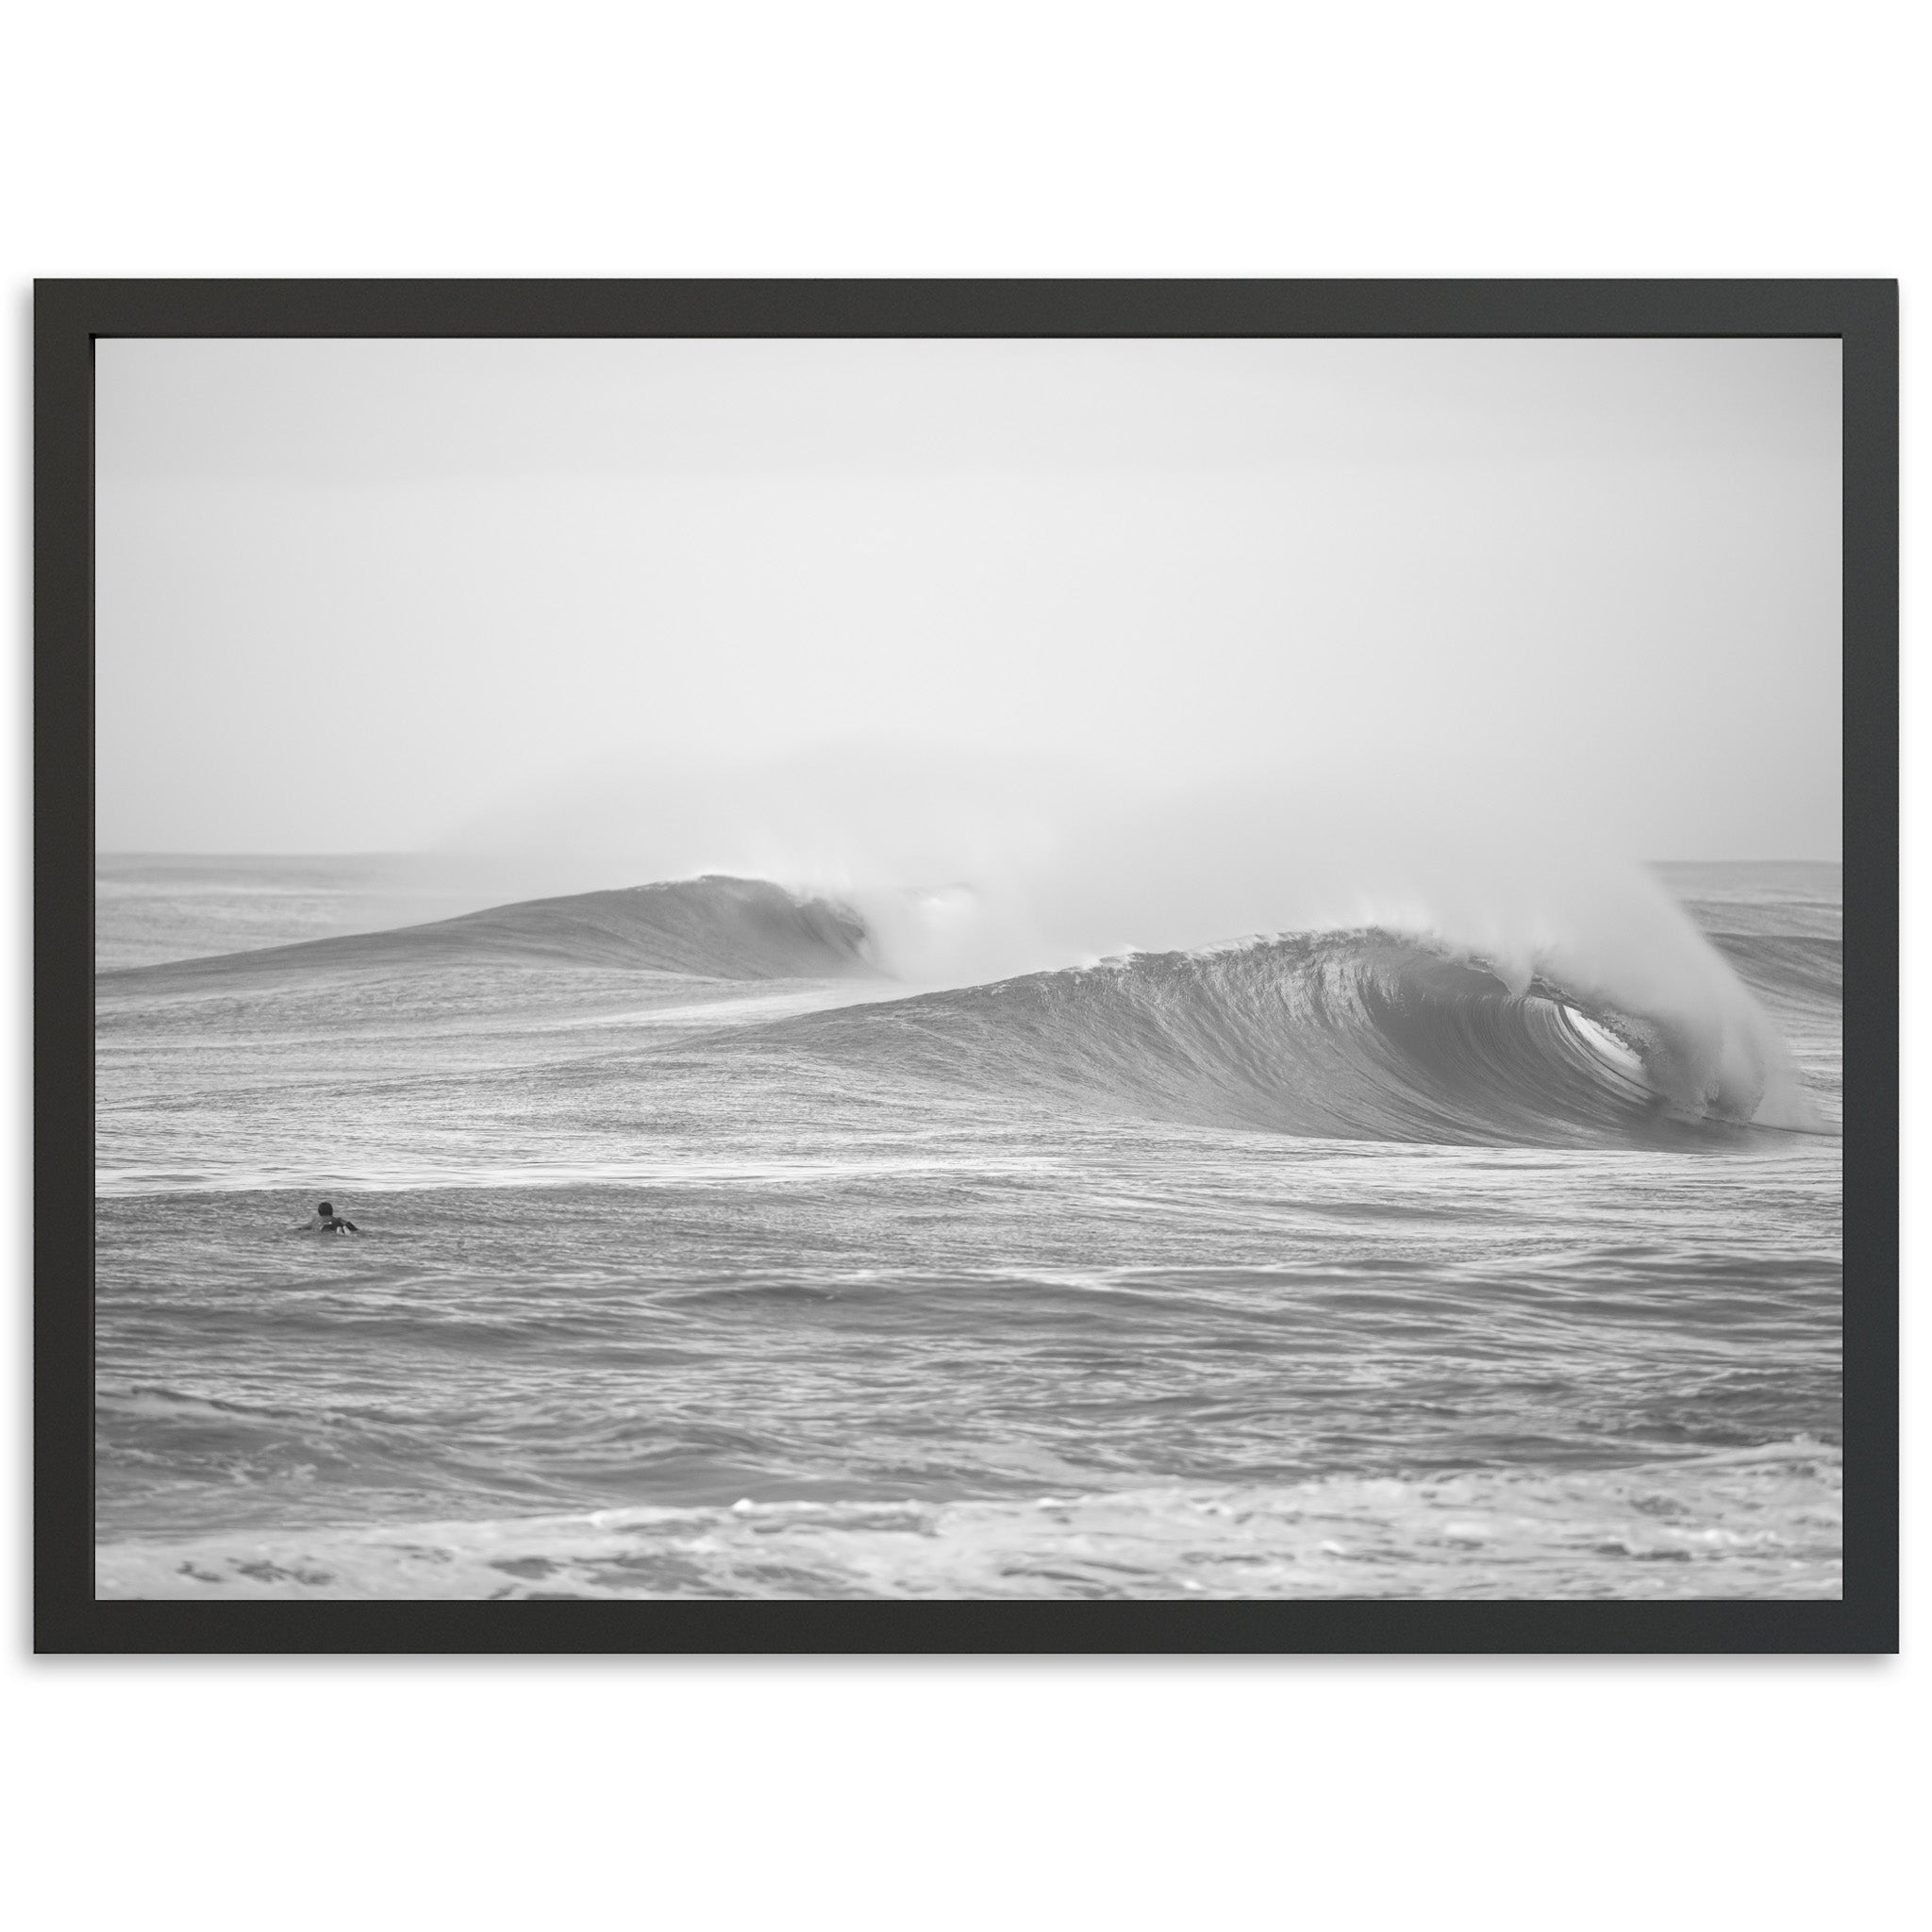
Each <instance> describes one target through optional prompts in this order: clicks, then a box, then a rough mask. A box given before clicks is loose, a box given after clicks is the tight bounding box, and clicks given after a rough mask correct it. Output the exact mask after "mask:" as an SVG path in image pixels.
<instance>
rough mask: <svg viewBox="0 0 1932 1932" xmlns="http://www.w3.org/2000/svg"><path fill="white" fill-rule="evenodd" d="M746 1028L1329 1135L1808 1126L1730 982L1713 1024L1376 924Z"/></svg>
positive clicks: (968, 1079)
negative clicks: (1524, 974)
mask: <svg viewBox="0 0 1932 1932" xmlns="http://www.w3.org/2000/svg"><path fill="white" fill-rule="evenodd" d="M1766 963H1767V970H1769V967H1770V965H1771V964H1773V963H1774V961H1773V960H1772V959H1770V958H1769V957H1768V958H1767V962H1766ZM1809 965H1810V962H1809V960H1808V957H1807V958H1805V959H1803V960H1801V961H1800V962H1798V966H1797V968H1796V969H1795V970H1796V971H1798V972H1800V973H1806V972H1808V969H1809ZM758 1030H759V1031H760V1032H761V1033H762V1034H763V1035H764V1036H765V1038H766V1039H767V1040H772V1039H782V1040H783V1041H787V1042H789V1043H791V1044H793V1045H797V1046H802V1047H805V1048H807V1049H808V1050H809V1051H812V1052H814V1053H818V1054H822V1055H824V1056H825V1057H827V1058H836V1059H838V1060H840V1061H841V1062H842V1063H845V1064H846V1066H847V1067H848V1069H851V1068H852V1067H854V1066H855V1065H857V1066H858V1067H862V1068H863V1069H865V1070H866V1071H868V1072H870V1073H873V1074H877V1075H879V1076H881V1077H889V1078H892V1079H895V1080H906V1079H914V1080H919V1079H924V1080H939V1081H942V1082H945V1083H947V1084H950V1085H954V1086H965V1087H968V1088H971V1089H974V1090H977V1091H980V1092H983V1093H986V1094H989V1095H1003V1096H1010V1097H1013V1098H1018V1099H1023V1100H1024V1099H1031V1100H1034V1101H1036V1102H1045V1103H1048V1104H1054V1105H1072V1106H1074V1107H1075V1108H1080V1109H1081V1110H1084V1111H1092V1110H1096V1109H1097V1110H1099V1111H1103V1112H1108V1113H1122V1114H1138V1115H1141V1116H1147V1117H1153V1118H1158V1119H1169V1120H1179V1121H1188V1122H1194V1123H1198V1124H1204V1125H1211V1126H1235V1127H1247V1128H1259V1129H1264V1130H1272V1131H1274V1132H1279V1133H1289V1134H1298V1135H1307V1136H1321V1137H1329V1138H1338V1139H1355V1140H1377V1141H1440V1142H1452V1143H1471V1142H1497V1143H1503V1144H1528V1145H1542V1144H1548V1145H1563V1144H1582V1145H1604V1144H1627V1145H1670V1144H1681V1143H1685V1142H1696V1141H1711V1140H1714V1139H1726V1138H1733V1137H1735V1135H1736V1134H1737V1133H1738V1132H1740V1130H1743V1129H1746V1128H1748V1127H1750V1126H1753V1125H1756V1126H1759V1127H1764V1126H1777V1127H1783V1128H1811V1127H1816V1126H1817V1125H1818V1124H1820V1123H1819V1122H1818V1120H1817V1118H1816V1116H1815V1113H1814V1112H1813V1111H1812V1110H1811V1109H1810V1108H1809V1107H1808V1105H1807V1103H1806V1102H1805V1101H1804V1099H1803V1096H1802V1092H1801V1090H1800V1088H1799V1085H1798V1082H1797V1077H1796V1074H1795V1073H1794V1072H1793V1070H1792V1069H1791V1068H1790V1061H1789V1057H1788V1056H1787V1055H1785V1053H1784V1051H1783V1049H1782V1046H1781V1043H1780V1042H1779V1041H1778V1040H1777V1037H1776V1035H1775V1034H1774V1031H1773V1030H1772V1028H1771V1027H1770V1025H1769V1024H1768V1023H1767V1022H1764V1021H1763V1019H1762V1016H1761V1014H1759V1013H1758V1012H1757V1008H1756V1006H1755V1004H1754V1003H1753V1002H1751V1001H1750V999H1749V998H1748V996H1747V995H1745V994H1744V992H1743V991H1742V989H1741V988H1739V989H1737V1003H1736V1004H1735V1006H1734V1007H1733V1008H1731V1010H1730V1011H1728V1012H1727V1013H1725V1014H1724V1016H1723V1022H1722V1024H1717V1025H1713V1024H1711V1023H1710V1021H1709V1017H1708V1016H1707V1015H1704V1014H1697V1015H1688V1014H1685V1015H1676V1016H1672V1015H1670V1014H1668V1013H1661V1012H1653V1013H1650V1014H1643V1013H1638V1012H1632V1011H1628V1010H1623V1009H1620V1008H1618V1007H1616V1006H1615V1005H1613V1004H1611V1003H1609V1002H1607V1001H1605V1000H1603V999H1601V998H1595V997H1591V998H1586V997H1583V996H1580V995H1578V994H1576V993H1574V992H1573V991H1567V990H1566V989H1564V988H1563V987H1561V986H1558V985H1557V984H1554V983H1552V982H1551V981H1549V980H1547V979H1545V978H1541V977H1532V978H1531V979H1530V980H1529V982H1528V983H1527V985H1526V986H1524V988H1522V989H1520V990H1518V989H1513V988H1512V987H1511V986H1510V985H1509V984H1507V982H1506V981H1505V980H1504V978H1503V977H1501V976H1500V975H1499V974H1498V973H1497V972H1495V971H1493V970H1491V968H1490V967H1488V966H1487V965H1485V964H1484V963H1482V962H1481V961H1479V960H1475V959H1472V958H1459V957H1457V956H1454V955H1452V954H1450V953H1447V952H1445V951H1443V950H1441V949H1439V948H1438V947H1436V946H1433V945H1431V944H1429V943H1427V942H1424V941H1417V940H1414V939H1408V938H1405V937H1402V936H1400V935H1398V934H1394V933H1391V932H1386V931H1381V930H1367V931H1358V932H1344V933H1317V934H1297V935H1292V936H1289V937H1282V938H1275V939H1271V940H1257V941H1251V942H1249V943H1247V944H1245V945H1241V946H1239V947H1233V948H1227V949H1222V950H1217V951H1210V952H1202V953H1162V954H1141V955H1134V956H1131V957H1129V958H1124V959H1120V960H1109V961H1106V962H1103V963H1101V964H1099V965H1095V966H1089V967H1077V968H1070V969H1065V970H1062V971H1058V972H1051V973H1035V974H1024V975H1022V976H1020V977H1017V978H1013V979H1007V980H1001V981H997V982H994V983H993V984H991V985H986V986H976V987H967V988H961V989H956V990H951V991H941V992H932V993H925V994H921V995H918V996H915V997H913V998H909V999H905V1000H897V1001H891V1002H883V1003H879V1004H875V1005H871V1006H866V1007H858V1008H840V1009H835V1010H832V1011H828V1012H823V1013H818V1014H812V1015H808V1016H803V1017H799V1018H795V1019H790V1020H784V1021H779V1022H776V1023H774V1024H771V1025H768V1026H765V1027H763V1028H760V1029H758Z"/></svg>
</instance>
